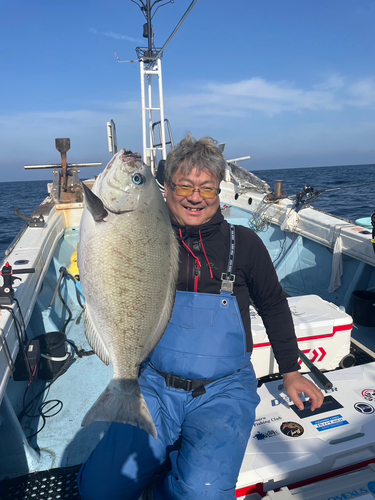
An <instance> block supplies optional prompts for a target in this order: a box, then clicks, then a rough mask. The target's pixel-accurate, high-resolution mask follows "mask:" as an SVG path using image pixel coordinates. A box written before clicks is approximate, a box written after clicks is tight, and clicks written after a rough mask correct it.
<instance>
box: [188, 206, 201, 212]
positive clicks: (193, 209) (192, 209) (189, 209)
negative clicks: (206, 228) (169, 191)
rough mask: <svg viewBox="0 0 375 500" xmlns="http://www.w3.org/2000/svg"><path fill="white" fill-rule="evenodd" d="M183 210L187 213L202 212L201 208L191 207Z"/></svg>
mask: <svg viewBox="0 0 375 500" xmlns="http://www.w3.org/2000/svg"><path fill="white" fill-rule="evenodd" d="M184 208H185V210H188V211H189V212H200V211H201V210H203V208H192V207H184Z"/></svg>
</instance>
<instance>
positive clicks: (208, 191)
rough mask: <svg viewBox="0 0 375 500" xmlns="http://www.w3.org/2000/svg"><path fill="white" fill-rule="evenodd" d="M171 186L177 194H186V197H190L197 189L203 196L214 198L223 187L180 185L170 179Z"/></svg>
mask: <svg viewBox="0 0 375 500" xmlns="http://www.w3.org/2000/svg"><path fill="white" fill-rule="evenodd" d="M170 186H171V189H172V191H175V193H176V194H178V195H179V196H185V198H188V197H189V196H192V195H193V193H195V191H198V192H199V195H200V196H201V197H202V198H205V199H208V200H212V199H213V198H215V196H217V195H218V194H219V193H220V191H221V189H219V188H212V187H202V188H199V189H195V188H193V187H190V186H179V185H178V184H175V183H174V182H172V181H170Z"/></svg>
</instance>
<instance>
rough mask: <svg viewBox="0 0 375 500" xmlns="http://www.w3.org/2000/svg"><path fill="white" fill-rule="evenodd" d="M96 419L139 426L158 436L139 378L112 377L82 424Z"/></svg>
mask: <svg viewBox="0 0 375 500" xmlns="http://www.w3.org/2000/svg"><path fill="white" fill-rule="evenodd" d="M96 421H99V422H118V423H120V424H130V425H134V426H138V427H140V428H141V429H143V430H145V431H146V432H148V433H149V434H151V436H152V437H154V438H155V439H156V438H157V431H156V427H155V424H154V421H153V420H152V417H151V413H150V411H149V409H148V407H147V404H146V401H145V399H144V397H143V395H142V393H141V389H140V387H139V384H138V380H118V379H112V380H111V382H110V383H109V384H108V386H107V387H106V389H105V390H104V391H103V392H102V394H101V395H100V396H99V398H98V399H97V400H96V401H95V403H94V404H93V406H92V407H91V408H90V410H89V411H88V413H87V414H86V415H85V417H84V419H83V421H82V426H86V425H90V424H92V423H93V422H96Z"/></svg>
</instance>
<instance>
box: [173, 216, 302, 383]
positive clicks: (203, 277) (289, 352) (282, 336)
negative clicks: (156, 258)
mask: <svg viewBox="0 0 375 500" xmlns="http://www.w3.org/2000/svg"><path fill="white" fill-rule="evenodd" d="M173 228H174V230H175V232H176V235H177V237H178V238H179V240H180V268H179V277H178V285H177V289H178V290H182V291H191V292H192V291H194V283H195V282H196V280H197V279H198V292H204V293H217V294H218V293H220V287H221V275H222V273H223V272H226V270H227V265H228V257H229V245H230V229H229V224H228V222H227V221H225V220H224V217H223V215H222V213H221V210H220V209H219V210H218V211H217V212H216V214H215V215H214V217H213V218H212V219H211V220H210V221H209V222H208V223H206V224H204V225H202V226H200V227H199V226H179V225H177V224H175V223H173ZM199 232H200V233H201V234H199ZM182 241H184V243H185V244H186V245H187V246H188V247H189V248H190V249H191V250H192V251H193V253H194V254H195V255H196V256H197V257H198V258H199V260H200V262H201V265H202V267H201V268H199V269H196V266H195V259H194V257H193V256H192V255H191V254H190V252H189V251H188V250H187V249H186V247H185V246H184V245H183V243H182ZM201 241H202V242H203V247H204V248H202V243H201ZM204 252H206V255H207V259H208V262H209V264H208V263H207V260H206V257H205V255H204ZM209 266H210V267H211V270H212V276H213V278H212V277H211V275H210V270H209ZM233 274H234V275H235V282H234V292H233V293H234V295H235V296H236V298H237V302H238V305H239V309H240V312H241V316H242V321H243V324H244V327H245V331H246V338H247V350H248V351H249V352H251V351H252V350H253V341H252V336H251V324H250V313H249V305H250V297H251V300H252V301H253V302H254V305H255V306H256V308H257V310H258V312H259V314H260V315H261V317H262V320H263V323H264V326H265V327H266V331H267V335H268V338H269V340H270V342H271V345H272V349H273V352H274V355H275V358H276V361H277V363H278V365H279V369H280V373H282V374H283V373H289V372H292V371H296V370H298V369H299V365H298V363H297V359H298V347H297V341H296V336H295V332H294V325H293V320H292V316H291V313H290V310H289V306H288V302H287V300H286V295H285V293H284V292H283V290H282V288H281V285H280V283H279V280H278V278H277V275H276V271H275V269H274V267H273V264H272V261H271V259H270V256H269V254H268V251H267V249H266V247H265V246H264V244H263V242H262V241H261V239H260V238H259V237H258V236H257V234H256V233H254V231H252V230H251V229H249V228H247V227H244V226H236V244H235V256H234V268H233ZM196 275H198V278H196Z"/></svg>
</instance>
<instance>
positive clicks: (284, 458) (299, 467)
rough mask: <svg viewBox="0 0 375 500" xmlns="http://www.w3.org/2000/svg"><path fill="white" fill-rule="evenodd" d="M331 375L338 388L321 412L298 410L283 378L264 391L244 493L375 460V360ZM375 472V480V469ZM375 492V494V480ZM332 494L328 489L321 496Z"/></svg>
mask: <svg viewBox="0 0 375 500" xmlns="http://www.w3.org/2000/svg"><path fill="white" fill-rule="evenodd" d="M326 375H327V377H328V378H329V379H330V381H331V382H332V383H333V388H332V389H331V390H327V391H324V390H323V391H322V392H323V394H324V396H325V399H324V403H323V406H322V408H321V409H320V410H319V411H320V413H318V412H317V411H315V412H311V411H310V412H308V410H307V412H305V414H302V415H301V414H297V413H296V412H295V411H294V409H293V407H294V405H293V403H292V401H291V400H290V399H289V398H288V396H287V395H286V393H285V390H284V388H283V385H282V380H275V381H273V382H269V383H266V384H263V385H262V386H261V387H260V388H259V389H258V394H259V396H260V398H261V402H260V404H259V406H258V407H257V410H256V420H255V424H254V427H253V429H252V432H251V436H250V439H249V442H248V445H247V448H246V452H245V456H244V459H243V463H242V467H241V471H240V474H239V477H238V482H237V490H238V493H240V492H243V493H242V494H243V495H245V494H246V493H247V491H246V490H247V489H248V488H249V487H250V486H252V485H256V484H259V483H260V484H263V489H264V491H270V490H274V489H277V488H280V487H283V486H287V485H292V484H293V483H296V482H299V481H306V480H308V479H311V478H317V477H318V476H321V475H324V474H326V473H332V472H334V471H336V472H337V473H338V474H340V470H342V469H344V468H346V467H350V466H353V465H354V464H363V463H366V462H368V461H374V460H375V362H373V363H368V364H364V365H360V366H353V367H351V368H346V369H343V370H335V371H334V372H330V373H327V374H326ZM304 376H305V377H307V378H310V376H309V375H304ZM372 475H373V476H372V477H373V481H375V474H374V471H372ZM353 484H354V483H353ZM342 486H343V488H344V485H342ZM346 487H347V485H346V486H345V488H346ZM249 492H250V491H249ZM372 493H374V496H375V482H374V484H373V490H372ZM237 496H239V495H238V494H237ZM281 497H282V496H281ZM329 497H330V494H329V493H328V489H327V495H326V496H325V495H323V496H322V497H320V498H324V499H328V498H329ZM282 498H283V497H282ZM286 498H288V497H286V496H285V497H284V500H285V499H286ZM297 498H298V496H297V497H296V499H297ZM303 498H306V499H307V498H309V497H308V496H306V497H303ZM335 498H337V497H335ZM340 498H341V497H340ZM344 498H345V497H344ZM272 500H273V499H272ZM275 500H276V499H275ZM280 500H281V499H280Z"/></svg>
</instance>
